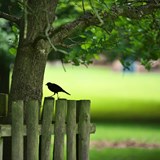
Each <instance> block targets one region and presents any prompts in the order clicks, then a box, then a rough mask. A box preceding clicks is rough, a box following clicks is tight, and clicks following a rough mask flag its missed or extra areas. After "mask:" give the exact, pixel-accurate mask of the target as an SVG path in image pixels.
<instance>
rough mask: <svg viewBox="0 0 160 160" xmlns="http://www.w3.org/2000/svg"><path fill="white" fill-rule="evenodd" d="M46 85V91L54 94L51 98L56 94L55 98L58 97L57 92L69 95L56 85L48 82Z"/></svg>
mask: <svg viewBox="0 0 160 160" xmlns="http://www.w3.org/2000/svg"><path fill="white" fill-rule="evenodd" d="M46 85H47V86H48V89H49V90H50V91H52V92H54V94H53V95H52V96H54V95H55V94H57V97H58V92H64V93H66V94H68V95H70V94H69V93H68V92H66V91H65V90H64V89H62V88H61V87H60V86H59V85H57V84H55V83H50V82H48V83H47V84H46ZM58 98H59V97H58Z"/></svg>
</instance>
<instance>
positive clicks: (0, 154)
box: [0, 137, 3, 160]
mask: <svg viewBox="0 0 160 160" xmlns="http://www.w3.org/2000/svg"><path fill="white" fill-rule="evenodd" d="M0 160H3V138H1V137H0Z"/></svg>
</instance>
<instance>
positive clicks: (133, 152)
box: [90, 148, 160, 160]
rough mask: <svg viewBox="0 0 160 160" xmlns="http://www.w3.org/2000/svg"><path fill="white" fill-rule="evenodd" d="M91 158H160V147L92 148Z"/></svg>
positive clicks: (142, 159)
mask: <svg viewBox="0 0 160 160" xmlns="http://www.w3.org/2000/svg"><path fill="white" fill-rule="evenodd" d="M90 160H160V149H154V150H152V149H151V150H148V149H138V148H127V149H126V148H125V149H123V148H119V149H113V148H107V149H103V150H91V151H90Z"/></svg>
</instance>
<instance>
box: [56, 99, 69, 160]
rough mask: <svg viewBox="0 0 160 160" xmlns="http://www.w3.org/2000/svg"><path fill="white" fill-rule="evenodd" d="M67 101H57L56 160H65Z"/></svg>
mask: <svg viewBox="0 0 160 160" xmlns="http://www.w3.org/2000/svg"><path fill="white" fill-rule="evenodd" d="M66 107H67V101H66V100H64V99H59V100H57V103H56V111H55V131H54V152H53V153H54V155H53V157H54V160H64V134H65V131H64V130H65V117H66Z"/></svg>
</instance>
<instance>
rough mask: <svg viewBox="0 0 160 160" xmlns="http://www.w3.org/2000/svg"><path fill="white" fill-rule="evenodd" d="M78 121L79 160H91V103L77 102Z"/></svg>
mask: <svg viewBox="0 0 160 160" xmlns="http://www.w3.org/2000/svg"><path fill="white" fill-rule="evenodd" d="M77 107H78V108H79V115H78V117H79V121H78V133H79V134H78V160H89V141H90V101H89V100H80V101H77Z"/></svg>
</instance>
